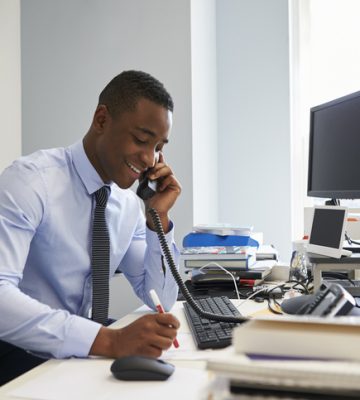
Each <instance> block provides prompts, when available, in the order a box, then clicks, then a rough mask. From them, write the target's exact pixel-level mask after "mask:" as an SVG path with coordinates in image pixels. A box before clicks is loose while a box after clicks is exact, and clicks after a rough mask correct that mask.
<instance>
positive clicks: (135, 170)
mask: <svg viewBox="0 0 360 400" xmlns="http://www.w3.org/2000/svg"><path fill="white" fill-rule="evenodd" d="M125 164H126V165H127V166H128V167H129V168H130V169H131V170H132V171H134V172H135V173H136V174H141V170H139V169H137V168H136V167H134V166H133V165H132V164H130V163H129V162H127V161H125Z"/></svg>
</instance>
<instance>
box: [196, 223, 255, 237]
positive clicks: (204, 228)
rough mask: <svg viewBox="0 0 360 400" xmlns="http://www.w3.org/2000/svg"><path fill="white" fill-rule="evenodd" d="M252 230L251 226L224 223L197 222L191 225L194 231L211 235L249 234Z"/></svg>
mask: <svg viewBox="0 0 360 400" xmlns="http://www.w3.org/2000/svg"><path fill="white" fill-rule="evenodd" d="M252 230H253V227H252V226H239V225H232V224H226V223H218V224H212V225H208V224H198V225H195V226H194V227H193V231H194V232H200V233H211V234H213V235H220V236H229V235H235V236H250V233H251V232H252Z"/></svg>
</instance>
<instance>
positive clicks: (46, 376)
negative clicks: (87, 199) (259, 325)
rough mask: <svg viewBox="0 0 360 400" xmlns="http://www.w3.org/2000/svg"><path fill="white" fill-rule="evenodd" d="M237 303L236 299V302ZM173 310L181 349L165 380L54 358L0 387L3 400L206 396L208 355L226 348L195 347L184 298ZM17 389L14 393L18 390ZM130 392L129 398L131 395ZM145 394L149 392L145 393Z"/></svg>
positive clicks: (169, 355) (249, 307)
mask: <svg viewBox="0 0 360 400" xmlns="http://www.w3.org/2000/svg"><path fill="white" fill-rule="evenodd" d="M234 302H235V304H238V301H237V300H235V301H234ZM266 308H267V303H266V302H264V303H255V302H253V301H248V302H246V303H244V304H243V305H242V306H241V307H240V309H239V311H240V312H241V313H242V314H243V315H249V314H254V313H258V312H259V313H261V312H262V311H263V310H265V309H266ZM148 312H151V311H150V310H149V309H148V308H147V307H145V306H143V307H141V308H139V309H138V310H136V311H135V312H133V313H131V314H129V315H127V316H125V317H124V318H122V319H121V320H119V321H118V322H116V323H115V324H114V327H121V326H125V325H128V324H129V323H130V322H132V321H134V320H135V319H137V318H139V317H140V316H141V315H143V314H144V313H148ZM172 312H173V313H174V314H175V315H176V316H177V318H178V319H179V320H180V323H181V328H180V330H179V335H178V339H179V342H180V347H179V349H174V348H171V349H170V350H169V351H167V352H165V353H164V354H163V357H162V358H163V359H165V360H167V361H169V362H171V363H173V364H175V365H176V369H175V372H174V374H173V375H172V376H171V377H170V378H169V380H167V381H165V382H122V381H118V380H116V379H115V378H113V377H112V375H111V372H110V365H111V363H112V362H113V360H111V359H103V358H91V359H69V360H50V361H47V362H46V363H44V364H42V365H40V366H39V367H37V368H35V369H33V370H31V371H29V372H27V373H26V374H24V375H22V376H20V377H19V378H17V379H15V380H13V381H11V382H9V383H8V384H6V385H4V386H2V387H1V388H0V399H2V400H15V399H17V400H20V399H22V400H24V399H36V400H64V399H65V400H72V399H74V400H82V399H84V400H91V399H96V400H112V399H117V400H118V399H120V398H121V399H130V398H131V399H133V400H135V399H142V398H146V400H151V399H156V400H161V399H165V398H168V399H171V400H175V399H186V400H197V399H203V398H204V397H203V396H204V393H205V392H206V390H205V388H206V386H207V384H208V382H209V380H210V379H209V375H208V373H207V371H206V370H205V365H206V360H207V358H208V357H209V356H210V355H211V356H212V357H213V356H214V355H216V354H219V355H224V352H227V351H229V350H230V349H229V348H228V349H223V350H205V351H199V350H196V349H195V345H194V343H193V341H192V337H191V334H190V328H189V326H188V324H187V321H186V319H185V315H184V312H183V309H182V303H181V302H178V303H177V304H176V305H175V307H174V308H173V310H172ZM14 394H15V395H14ZM130 396H131V397H130ZM145 396H146V397H145Z"/></svg>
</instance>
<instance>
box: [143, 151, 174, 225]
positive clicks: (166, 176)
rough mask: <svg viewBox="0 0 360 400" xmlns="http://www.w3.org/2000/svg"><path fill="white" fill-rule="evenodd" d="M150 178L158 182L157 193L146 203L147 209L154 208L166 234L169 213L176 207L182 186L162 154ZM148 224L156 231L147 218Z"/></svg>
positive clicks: (152, 169) (150, 220)
mask: <svg viewBox="0 0 360 400" xmlns="http://www.w3.org/2000/svg"><path fill="white" fill-rule="evenodd" d="M148 177H149V178H150V179H151V180H157V182H158V183H157V193H156V194H155V195H154V196H152V197H151V198H150V199H149V200H147V201H145V208H146V209H149V208H154V209H155V210H156V211H157V212H158V214H159V217H160V219H161V223H162V226H163V228H164V231H165V233H166V232H167V231H168V226H169V218H168V212H169V210H170V209H171V207H172V206H173V205H174V203H175V201H176V199H177V198H178V197H179V195H180V193H181V185H180V183H179V181H178V180H177V179H176V177H175V175H174V174H173V172H172V170H171V168H170V166H169V165H167V164H166V163H165V160H164V156H163V154H162V153H161V152H160V154H159V161H158V162H157V163H156V164H155V166H154V167H153V168H151V173H149V175H148ZM147 224H148V226H149V228H150V229H152V230H155V228H154V224H153V221H152V219H151V218H150V217H147Z"/></svg>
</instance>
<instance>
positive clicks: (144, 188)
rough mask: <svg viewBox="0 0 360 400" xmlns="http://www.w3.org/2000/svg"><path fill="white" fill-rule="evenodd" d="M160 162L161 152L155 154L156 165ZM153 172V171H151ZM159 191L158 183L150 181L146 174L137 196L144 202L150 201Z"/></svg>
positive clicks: (141, 179) (140, 183)
mask: <svg viewBox="0 0 360 400" xmlns="http://www.w3.org/2000/svg"><path fill="white" fill-rule="evenodd" d="M158 162H159V152H157V153H156V154H155V164H156V163H158ZM150 170H151V169H150ZM156 189H157V181H156V180H153V181H152V180H150V179H149V178H148V177H147V176H146V175H145V174H144V175H143V176H142V177H141V178H140V179H139V186H138V188H137V190H136V194H137V195H138V196H139V197H140V198H141V199H143V200H148V199H150V198H151V197H153V196H154V194H155V193H156Z"/></svg>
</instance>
